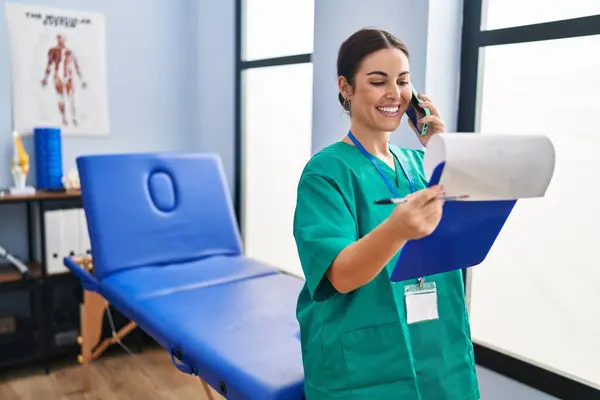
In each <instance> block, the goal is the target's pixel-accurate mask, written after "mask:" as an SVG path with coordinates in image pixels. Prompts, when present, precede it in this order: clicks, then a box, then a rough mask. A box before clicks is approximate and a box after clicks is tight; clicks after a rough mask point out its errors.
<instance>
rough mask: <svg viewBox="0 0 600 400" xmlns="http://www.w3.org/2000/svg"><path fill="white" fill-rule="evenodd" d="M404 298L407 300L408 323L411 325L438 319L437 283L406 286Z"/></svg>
mask: <svg viewBox="0 0 600 400" xmlns="http://www.w3.org/2000/svg"><path fill="white" fill-rule="evenodd" d="M404 298H405V300H406V322H408V323H409V324H413V323H416V322H422V321H431V320H435V319H438V306H437V289H436V286H435V282H423V283H422V284H420V285H419V284H417V285H407V286H405V287H404Z"/></svg>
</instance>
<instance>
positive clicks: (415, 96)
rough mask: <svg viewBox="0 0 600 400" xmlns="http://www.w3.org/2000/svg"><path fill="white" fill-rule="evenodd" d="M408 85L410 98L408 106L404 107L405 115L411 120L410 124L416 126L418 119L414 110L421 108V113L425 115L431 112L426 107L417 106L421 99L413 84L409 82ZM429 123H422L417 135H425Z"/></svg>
mask: <svg viewBox="0 0 600 400" xmlns="http://www.w3.org/2000/svg"><path fill="white" fill-rule="evenodd" d="M410 87H411V89H412V99H411V101H410V106H409V107H408V108H407V109H406V115H408V118H410V122H412V124H413V125H414V127H415V128H417V127H418V126H419V125H418V123H417V121H418V120H419V117H418V116H417V112H416V110H418V109H420V110H422V112H423V113H425V116H429V115H431V112H430V111H429V109H428V108H427V107H424V108H421V107H420V106H419V104H420V103H422V102H423V100H421V99H419V96H418V94H419V92H417V90H416V89H415V87H414V86H413V84H412V83H411V84H410ZM428 125H429V124H428V123H424V124H423V127H422V128H421V132H419V135H421V136H425V135H426V134H427V126H428Z"/></svg>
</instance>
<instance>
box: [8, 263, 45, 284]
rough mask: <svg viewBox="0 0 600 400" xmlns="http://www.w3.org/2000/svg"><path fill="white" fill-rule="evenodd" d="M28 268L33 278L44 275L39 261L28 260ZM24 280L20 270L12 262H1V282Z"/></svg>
mask: <svg viewBox="0 0 600 400" xmlns="http://www.w3.org/2000/svg"><path fill="white" fill-rule="evenodd" d="M25 265H27V268H29V272H30V273H31V276H32V277H33V278H40V277H41V276H42V265H41V264H40V263H39V262H36V261H33V262H26V263H25ZM21 280H23V277H22V276H21V273H20V272H19V270H18V269H17V268H16V267H14V266H13V265H12V264H8V263H6V262H2V263H0V284H2V283H10V282H17V281H21Z"/></svg>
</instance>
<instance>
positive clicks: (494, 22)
mask: <svg viewBox="0 0 600 400" xmlns="http://www.w3.org/2000/svg"><path fill="white" fill-rule="evenodd" d="M595 14H600V1H598V0H569V1H549V0H483V15H482V25H481V27H482V29H502V28H508V27H514V26H520V25H529V24H539V23H542V22H551V21H559V20H565V19H571V18H579V17H587V16H590V15H595Z"/></svg>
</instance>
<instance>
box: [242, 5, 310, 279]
mask: <svg viewBox="0 0 600 400" xmlns="http://www.w3.org/2000/svg"><path fill="white" fill-rule="evenodd" d="M236 5H237V12H238V14H237V18H238V24H237V38H238V57H237V68H236V71H237V85H236V97H237V105H236V142H237V144H236V146H237V150H236V211H237V213H238V220H239V221H240V225H241V232H242V237H243V240H244V249H245V254H246V255H247V256H249V257H252V258H254V259H256V260H259V261H262V262H265V263H268V264H271V265H274V266H276V267H278V268H280V269H282V270H285V271H287V272H289V273H292V274H295V275H299V276H302V268H301V266H300V260H299V257H298V251H297V249H296V243H295V240H294V237H293V225H292V223H293V216H294V210H295V206H296V191H297V186H298V180H299V178H300V175H301V173H302V170H303V169H304V166H305V164H306V163H307V162H308V160H309V158H310V156H311V155H312V88H313V66H312V62H311V54H310V53H311V52H312V48H313V26H314V0H311V1H297V2H282V1H275V0H236Z"/></svg>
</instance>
